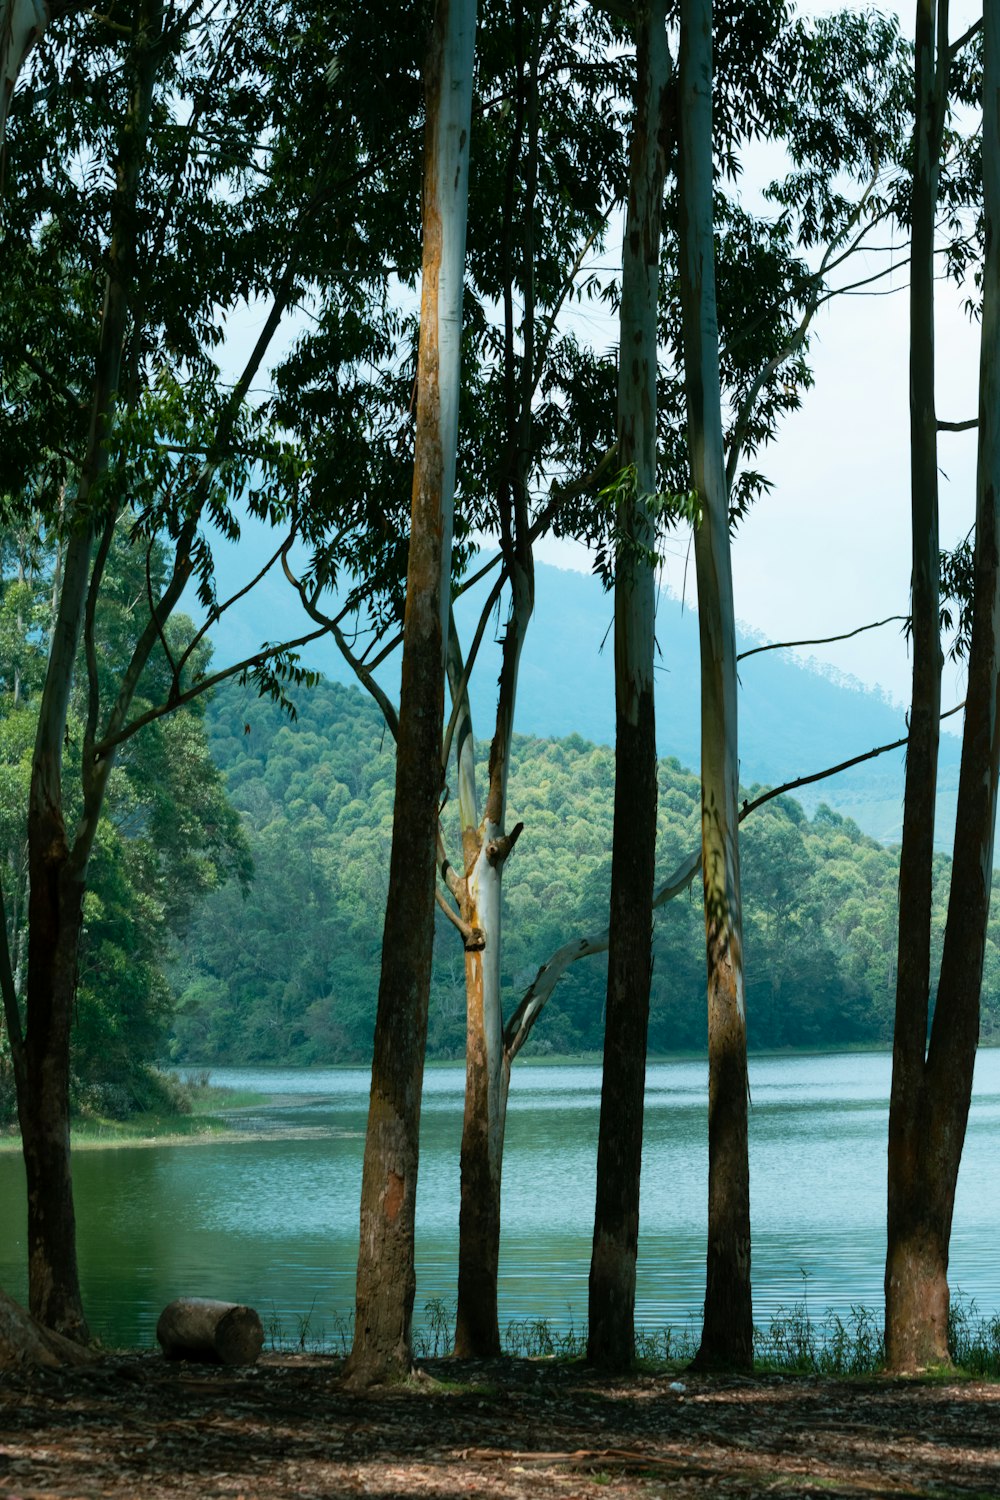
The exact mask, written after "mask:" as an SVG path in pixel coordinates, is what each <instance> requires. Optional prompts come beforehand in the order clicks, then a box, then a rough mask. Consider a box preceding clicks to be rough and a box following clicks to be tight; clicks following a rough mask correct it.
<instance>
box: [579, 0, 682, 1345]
mask: <svg viewBox="0 0 1000 1500" xmlns="http://www.w3.org/2000/svg"><path fill="white" fill-rule="evenodd" d="M636 29H637V47H636V83H635V112H634V116H633V126H632V140H631V145H630V152H629V198H628V212H627V217H626V224H625V243H624V247H623V261H622V303H621V342H620V349H619V371H618V451H619V455H620V458H621V462H622V465H623V473H624V475H625V476H626V479H625V483H624V485H623V493H622V498H621V500H620V502H619V505H618V515H617V525H618V528H619V541H618V550H617V557H616V564H615V820H614V835H613V843H612V851H611V909H610V918H609V934H610V940H609V947H608V989H607V1009H606V1022H605V1036H604V1073H603V1081H602V1086H601V1118H600V1127H599V1135H598V1148H597V1202H596V1208H595V1214H594V1245H593V1252H592V1255H591V1261H590V1297H589V1320H588V1321H589V1334H588V1339H587V1358H588V1360H589V1361H590V1362H591V1363H592V1364H596V1365H599V1366H601V1367H602V1368H605V1369H627V1368H628V1367H629V1366H630V1365H631V1364H632V1361H633V1359H634V1357H635V1327H634V1313H635V1264H636V1253H637V1249H638V1241H639V1171H640V1166H641V1159H642V1115H643V1095H644V1090H645V1083H646V1032H647V1026H648V1020H649V985H650V978H651V973H652V940H653V905H652V903H653V877H654V869H655V862H656V728H655V721H654V713H653V628H654V625H653V620H654V603H655V577H654V560H653V555H652V554H653V549H654V548H655V545H656V525H655V520H654V518H653V515H652V509H651V501H652V496H653V495H654V494H655V493H656V371H657V358H656V348H657V318H656V310H657V300H658V292H659V270H660V214H661V208H662V202H663V184H664V178H665V175H666V129H667V85H668V81H669V77H670V53H669V50H668V47H667V33H666V3H665V0H648V3H647V4H645V5H643V6H642V7H641V8H640V10H639V12H638V18H637V22H636Z"/></svg>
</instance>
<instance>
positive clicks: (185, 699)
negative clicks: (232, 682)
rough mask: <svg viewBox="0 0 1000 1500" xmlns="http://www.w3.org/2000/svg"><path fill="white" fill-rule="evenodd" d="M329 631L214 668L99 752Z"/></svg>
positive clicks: (108, 737) (127, 726)
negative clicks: (241, 674)
mask: <svg viewBox="0 0 1000 1500" xmlns="http://www.w3.org/2000/svg"><path fill="white" fill-rule="evenodd" d="M326 633H327V630H326V626H325V625H323V626H321V627H320V628H319V629H318V630H311V631H310V632H309V634H308V635H300V636H298V637H297V638H296V639H295V640H294V641H282V643H281V644H280V645H279V646H268V647H266V649H265V650H263V651H257V652H256V653H255V654H254V655H253V656H247V657H244V659H243V660H242V661H238V662H234V664H233V665H232V666H231V667H224V668H223V670H222V671H221V672H213V673H212V675H211V677H203V678H202V679H201V681H200V682H196V683H194V684H193V686H191V687H189V688H186V689H185V691H184V692H183V693H177V694H175V695H173V696H171V697H170V698H169V699H168V700H167V702H166V703H158V704H157V705H156V707H155V708H150V709H147V710H146V712H145V713H142V714H139V716H138V717H137V718H135V719H133V720H132V721H131V723H129V724H125V725H124V726H123V727H122V728H121V729H118V730H116V731H115V732H114V733H113V734H108V735H106V736H105V737H104V739H103V740H101V741H100V743H99V744H97V745H95V746H94V754H95V756H98V757H103V756H106V755H108V754H109V752H110V751H112V750H115V749H117V747H118V746H119V745H124V743H125V741H126V740H130V739H131V738H132V736H133V735H134V734H138V732H139V730H140V729H144V728H145V726H146V725H147V724H153V723H155V722H156V720H157V719H162V718H164V717H165V715H167V714H169V713H173V711H174V709H177V708H183V707H184V705H185V703H193V702H194V700H195V698H200V697H201V695H202V693H208V692H211V690H212V689H213V688H216V687H218V686H219V684H220V683H223V682H228V681H229V679H230V677H235V676H237V675H238V673H240V672H249V671H252V670H253V668H254V667H261V666H263V665H264V663H265V662H267V661H270V660H271V659H272V658H273V657H275V656H281V655H282V654H283V653H284V652H286V651H297V650H298V649H299V647H300V646H308V645H309V643H310V642H311V641H317V640H319V638H320V636H321V635H326Z"/></svg>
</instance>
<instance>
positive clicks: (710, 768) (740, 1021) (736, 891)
mask: <svg viewBox="0 0 1000 1500" xmlns="http://www.w3.org/2000/svg"><path fill="white" fill-rule="evenodd" d="M680 16H681V40H680V67H679V71H680V110H679V114H680V145H681V151H680V171H679V187H680V272H681V276H680V283H681V307H682V313H683V326H684V370H685V383H686V388H687V412H688V444H689V447H690V454H691V473H692V478H693V482H694V487H695V489H696V491H697V493H698V497H699V501H700V504H701V508H702V519H701V523H700V525H699V526H698V528H697V531H696V533H695V569H696V574H697V579H698V625H699V634H700V639H701V787H702V790H701V841H702V871H703V877H704V885H705V937H706V953H707V960H708V1260H707V1279H706V1286H705V1320H704V1325H703V1328H702V1336H701V1345H700V1347H699V1350H698V1354H697V1356H696V1359H695V1364H696V1365H697V1366H700V1367H703V1368H708V1367H726V1368H729V1369H749V1368H750V1367H751V1365H752V1363H753V1317H752V1310H751V1301H750V1165H749V1151H748V1138H747V1050H746V1049H747V1037H746V1011H745V1007H744V984H743V939H742V913H741V908H740V865H739V842H738V828H739V763H738V758H737V733H736V628H735V613H734V608H733V582H732V565H731V558H730V551H729V493H728V486H727V483H726V464H725V456H724V452H723V442H722V405H721V396H720V384H719V332H718V321H717V316H716V307H715V264H714V249H713V241H712V231H713V225H712V187H713V175H712V5H711V0H681V11H680Z"/></svg>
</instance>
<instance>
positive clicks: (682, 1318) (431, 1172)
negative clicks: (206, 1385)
mask: <svg viewBox="0 0 1000 1500" xmlns="http://www.w3.org/2000/svg"><path fill="white" fill-rule="evenodd" d="M889 1065H890V1064H889V1058H888V1056H886V1055H883V1054H867V1055H853V1054H852V1055H843V1056H841V1055H838V1056H828V1057H812V1058H803V1057H796V1058H757V1059H753V1060H752V1065H751V1088H752V1097H753V1108H752V1111H751V1172H752V1213H753V1224H754V1252H753V1253H754V1293H755V1313H756V1316H757V1319H758V1321H762V1320H765V1319H766V1318H767V1316H768V1314H769V1313H770V1312H772V1311H773V1310H775V1309H776V1308H777V1307H779V1306H781V1305H788V1304H789V1303H791V1302H795V1301H800V1300H802V1298H803V1296H806V1297H807V1298H808V1302H809V1306H810V1309H811V1310H812V1311H813V1312H815V1313H818V1314H822V1313H823V1312H824V1311H825V1310H826V1308H828V1307H833V1308H835V1309H837V1310H838V1311H840V1312H841V1313H842V1314H846V1313H847V1312H848V1311H849V1309H850V1307H851V1305H852V1304H856V1303H859V1302H864V1303H867V1304H869V1305H872V1306H876V1305H878V1304H879V1303H880V1301H881V1283H882V1260H883V1256H884V1252H885V1228H884V1221H885V1128H886V1115H887V1104H886V1100H887V1097H888V1086H889ZM213 1081H214V1082H217V1083H227V1084H231V1085H232V1086H233V1087H237V1088H240V1089H251V1090H254V1091H258V1092H266V1093H267V1094H269V1095H270V1096H271V1097H272V1104H271V1105H270V1106H269V1107H268V1108H267V1109H266V1110H263V1111H261V1110H257V1111H254V1112H252V1113H248V1115H247V1116H246V1118H245V1121H244V1123H245V1124H246V1126H247V1128H248V1133H247V1135H246V1138H245V1139H243V1140H240V1141H238V1142H236V1143H229V1144H206V1145H179V1146H163V1147H147V1148H118V1149H115V1150H108V1151H86V1152H79V1153H78V1154H77V1157H76V1163H75V1174H76V1184H77V1200H78V1214H79V1236H80V1241H79V1243H80V1262H81V1273H82V1277H83V1282H84V1290H85V1297H86V1303H87V1309H88V1314H89V1316H90V1319H91V1324H92V1327H93V1328H94V1331H95V1332H96V1333H97V1334H98V1335H99V1336H100V1337H102V1338H103V1339H105V1341H107V1342H109V1343H118V1342H126V1343H149V1342H151V1340H152V1337H153V1329H154V1327H155V1323H156V1318H157V1316H158V1314H159V1311H160V1309H161V1308H162V1307H163V1306H164V1305H165V1304H166V1303H167V1302H168V1301H170V1300H171V1298H173V1297H176V1296H179V1295H182V1294H185V1293H187V1294H200V1295H206V1296H219V1297H226V1298H232V1299H238V1300H240V1301H247V1302H250V1303H252V1304H253V1305H254V1306H256V1307H258V1308H259V1309H260V1311H261V1314H262V1316H263V1317H264V1319H265V1322H267V1321H270V1320H271V1319H272V1318H273V1319H275V1320H276V1321H277V1322H278V1323H280V1324H281V1325H282V1326H283V1328H284V1330H285V1332H286V1333H292V1334H294V1332H295V1331H296V1329H297V1327H298V1326H299V1324H300V1322H301V1321H303V1320H306V1319H309V1321H310V1325H311V1328H312V1330H313V1331H314V1332H316V1331H319V1330H325V1331H326V1332H327V1333H328V1334H329V1333H331V1332H332V1331H333V1329H334V1327H335V1325H336V1323H337V1320H338V1318H342V1317H344V1316H345V1315H346V1314H347V1313H348V1312H349V1311H350V1309H351V1307H352V1305H353V1280H354V1269H355V1261H356V1254H357V1204H358V1196H359V1192H360V1181H361V1158H362V1151H363V1147H364V1127H365V1117H366V1111H367V1096H368V1083H369V1075H368V1071H367V1070H366V1069H360V1068H359V1069H340V1070H327V1071H316V1072H291V1071H287V1070H278V1069H273V1070H222V1069H219V1070H216V1071H215V1072H214V1073H213ZM463 1086H464V1078H463V1071H462V1069H461V1068H460V1067H447V1068H430V1069H429V1070H428V1072H427V1075H426V1089H425V1098H424V1111H423V1142H422V1156H421V1168H420V1188H419V1194H418V1225H417V1230H418V1290H417V1309H418V1317H419V1315H420V1312H421V1310H422V1308H423V1305H424V1304H425V1303H426V1302H427V1301H429V1300H430V1299H431V1298H438V1297H440V1298H442V1299H443V1300H444V1301H445V1302H446V1303H447V1304H449V1305H450V1304H451V1303H452V1301H453V1299H454V1283H455V1257H456V1239H457V1228H456V1226H457V1222H458V1190H459V1183H458V1146H459V1138H460V1133H461V1122H462V1105H463V1099H462V1095H463ZM599 1104H600V1071H599V1069H598V1068H596V1067H592V1066H568V1067H544V1066H520V1067H518V1068H516V1069H515V1074H514V1084H513V1088H512V1093H511V1104H510V1114H509V1125H508V1147H507V1155H506V1161H505V1178H504V1202H503V1221H504V1238H503V1246H502V1254H501V1277H500V1298H501V1320H502V1322H506V1321H508V1320H512V1319H521V1318H533V1317H545V1318H548V1319H549V1320H550V1321H551V1322H552V1323H553V1324H556V1325H559V1326H561V1327H566V1326H568V1325H569V1324H570V1323H573V1324H575V1325H576V1326H577V1327H579V1326H580V1325H581V1324H582V1322H583V1321H584V1320H585V1316H586V1298H587V1273H588V1267H589V1259H590V1237H591V1229H592V1218H593V1199H594V1173H595V1160H596V1138H597V1120H598V1109H599ZM706 1108H707V1091H706V1069H705V1065H704V1064H703V1063H697V1062H685V1063H658V1064H655V1065H652V1066H651V1067H650V1069H649V1075H648V1106H647V1124H646V1140H645V1148H644V1153H643V1201H642V1230H641V1238H640V1260H639V1284H638V1295H637V1316H638V1319H639V1321H640V1322H641V1323H642V1324H644V1325H645V1326H647V1327H649V1328H654V1327H659V1326H662V1325H663V1324H665V1323H669V1324H673V1325H674V1326H675V1327H684V1326H685V1325H687V1324H688V1323H689V1322H690V1321H691V1320H692V1319H694V1320H697V1317H698V1314H699V1311H700V1304H701V1299H702V1297H703V1295H704V1236H705V1192H706V1190H705V1183H706V1176H707V1153H706V1146H705V1126H706V1120H705V1116H706ZM998 1117H1000V1052H998V1051H996V1050H990V1051H984V1052H983V1053H982V1054H981V1055H980V1059H979V1062H978V1065H977V1074H976V1098H975V1103H974V1107H973V1114H972V1119H971V1121H970V1127H969V1134H968V1142H967V1147H966V1159H965V1162H964V1164H963V1169H962V1177H961V1181H960V1184H959V1198H958V1204H957V1207H956V1215H955V1233H954V1240H953V1253H952V1272H953V1285H956V1286H960V1287H961V1288H962V1289H963V1290H964V1292H965V1293H966V1294H968V1295H971V1296H974V1297H975V1298H976V1299H977V1301H978V1302H979V1304H980V1306H981V1308H983V1309H986V1310H992V1309H994V1308H997V1307H1000V1274H998V1268H997V1261H996V1253H995V1249H994V1243H995V1232H994V1225H995V1219H996V1208H997V1190H996V1186H995V1170H994V1166H993V1151H992V1141H993V1139H994V1138H995V1131H996V1126H997V1120H998ZM0 1204H2V1206H3V1209H4V1211H5V1221H6V1222H7V1223H8V1225H10V1234H9V1238H8V1239H7V1241H6V1242H5V1244H4V1245H3V1247H2V1251H0V1284H3V1285H4V1286H5V1287H6V1288H7V1289H9V1290H10V1291H12V1292H13V1294H14V1295H16V1296H21V1297H23V1296H24V1294H25V1277H24V1207H23V1175H22V1171H21V1166H20V1161H19V1159H18V1158H17V1156H16V1155H13V1154H10V1155H4V1156H2V1157H0Z"/></svg>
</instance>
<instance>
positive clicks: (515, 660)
mask: <svg viewBox="0 0 1000 1500" xmlns="http://www.w3.org/2000/svg"><path fill="white" fill-rule="evenodd" d="M541 30H542V17H541V7H538V13H537V14H536V11H535V8H534V7H523V8H517V9H516V10H515V12H514V38H515V55H516V66H517V78H518V81H517V88H516V91H515V112H514V123H513V130H512V138H511V147H510V152H509V155H508V162H507V178H506V187H505V194H504V225H503V245H502V253H503V275H504V412H505V418H506V423H505V425H506V434H505V435H506V447H507V453H506V460H505V463H504V466H503V471H502V473H501V478H500V485H499V493H498V496H497V501H498V511H499V516H500V533H501V550H502V552H503V557H504V563H505V565H506V570H507V574H508V577H509V580H510V590H511V599H510V613H509V615H508V618H507V628H506V632H505V635H504V643H503V657H502V662H501V667H500V681H499V685H498V692H497V714H496V722H495V725H494V730H493V739H492V742H491V744H490V762H489V785H488V788H487V795H486V807H485V810H484V813H483V819H482V822H481V823H479V824H474V823H470V822H469V820H468V817H467V815H466V810H465V808H464V807H463V815H462V829H463V845H464V854H465V870H466V878H465V908H464V910H463V915H464V917H465V920H466V922H467V923H468V924H469V925H470V926H471V928H472V929H473V931H474V932H475V933H476V934H477V939H476V942H475V943H472V944H469V943H467V944H466V955H465V960H466V1001H467V1004H466V1014H467V1030H466V1053H465V1056H466V1068H465V1117H464V1121H463V1127H462V1151H461V1179H462V1188H461V1193H462V1196H461V1209H460V1213H459V1238H458V1306H457V1309H456V1316H455V1353H456V1354H457V1355H459V1356H462V1357H465V1358H490V1357H493V1356H496V1355H498V1354H499V1353H500V1327H499V1320H498V1314H497V1279H498V1275H499V1267H500V1189H501V1174H502V1170H503V1146H504V1132H505V1129H506V1123H507V1097H508V1092H509V1088H510V1058H509V1056H508V1054H507V1051H506V1048H505V1045H504V1024H503V1009H502V1005H501V994H500V957H501V940H502V916H503V905H502V890H503V873H504V868H505V865H506V862H507V858H508V856H509V854H510V852H511V850H512V849H513V847H514V844H515V843H516V842H517V839H518V837H519V836H520V834H521V831H522V826H523V825H522V824H520V823H518V824H517V825H516V826H515V827H514V828H513V829H512V830H511V832H510V833H509V834H508V833H507V832H506V818H507V781H508V775H509V771H510V748H511V741H512V739H513V735H514V710H515V705H516V702H517V685H518V675H519V672H520V666H521V652H522V649H523V647H524V641H525V637H526V636H527V633H528V626H529V625H530V623H531V616H532V613H533V610H534V605H535V568H534V558H533V555H532V544H531V526H530V522H531V517H530V508H529V494H528V473H529V469H530V452H531V429H532V412H531V406H532V399H533V396H534V389H535V290H534V284H535V264H534V249H535V247H534V216H535V196H536V192H537V185H538V59H539V49H540V41H541ZM519 195H520V197H521V201H522V204H523V207H522V214H523V218H522V219H521V220H518V218H517V217H516V214H515V205H516V201H517V198H518V196H519ZM516 243H517V244H519V249H520V255H521V297H522V314H521V341H522V349H521V360H520V367H519V368H518V365H517V362H516V359H515V352H514V316H515V253H514V252H515V244H516ZM465 710H466V714H468V699H467V698H466V704H465ZM470 741H471V731H470Z"/></svg>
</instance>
